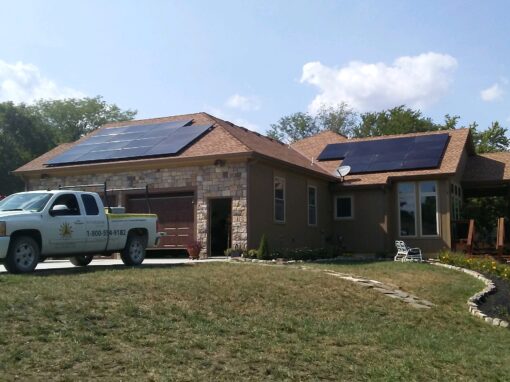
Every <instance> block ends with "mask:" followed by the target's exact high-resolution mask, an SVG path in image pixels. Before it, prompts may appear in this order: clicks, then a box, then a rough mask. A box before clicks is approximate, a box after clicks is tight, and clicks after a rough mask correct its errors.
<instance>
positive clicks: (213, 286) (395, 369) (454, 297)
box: [0, 262, 510, 381]
mask: <svg viewBox="0 0 510 382" xmlns="http://www.w3.org/2000/svg"><path fill="white" fill-rule="evenodd" d="M316 268H318V269H332V270H335V271H339V272H350V273H354V274H357V275H361V276H366V277H372V278H374V279H376V280H379V281H384V282H388V283H391V284H395V285H397V286H399V287H400V288H402V289H403V290H405V291H408V292H412V293H414V294H416V295H417V296H418V297H422V298H426V299H428V300H430V301H432V302H433V303H435V304H437V307H435V308H433V309H431V310H428V311H423V310H416V309H413V308H411V307H409V306H408V305H406V304H404V303H402V302H399V301H396V300H393V299H390V298H387V297H384V296H383V295H381V294H379V293H377V292H375V291H372V290H366V289H363V288H361V287H358V286H356V285H354V284H352V283H350V282H348V281H344V280H341V279H338V278H335V277H332V276H328V275H326V274H323V273H314V272H307V271H303V270H299V269H296V268H293V267H272V266H259V265H252V264H201V265H199V266H181V267H166V268H156V269H155V268H140V269H127V268H119V269H117V270H101V271H95V272H88V273H82V274H77V273H68V274H63V275H49V276H37V275H31V276H13V275H1V276H0V321H1V322H2V324H1V325H0V379H1V380H12V379H15V378H19V379H21V380H48V379H50V380H69V381H71V380H72V381H75V380H83V379H95V380H154V381H159V380H165V381H166V380H225V381H236V380H256V381H260V380H307V381H308V380H389V381H395V380H405V381H412V380H419V381H429V380H445V381H446V380H448V381H449V380H501V381H503V380H508V376H509V375H510V351H509V350H510V331H509V330H508V329H502V328H494V327H491V326H489V325H487V324H485V323H483V322H481V321H480V320H478V319H476V318H474V317H471V316H470V315H469V314H468V312H467V310H466V306H465V301H466V299H467V298H468V297H469V296H470V295H471V294H473V293H475V292H476V291H478V290H479V289H481V288H482V287H483V285H482V284H481V283H480V282H478V281H477V280H475V279H473V278H471V277H469V276H467V275H464V274H461V273H458V272H453V271H449V270H445V269H441V268H435V267H432V266H427V265H423V264H397V263H392V262H391V263H374V264H367V265H328V266H326V265H321V266H316Z"/></svg>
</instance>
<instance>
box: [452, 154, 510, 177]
mask: <svg viewBox="0 0 510 382" xmlns="http://www.w3.org/2000/svg"><path fill="white" fill-rule="evenodd" d="M462 181H463V182H466V183H481V182H485V183H498V182H510V152H502V153H490V154H480V155H476V156H472V157H470V158H468V161H467V163H466V167H465V170H464V175H463V177H462Z"/></svg>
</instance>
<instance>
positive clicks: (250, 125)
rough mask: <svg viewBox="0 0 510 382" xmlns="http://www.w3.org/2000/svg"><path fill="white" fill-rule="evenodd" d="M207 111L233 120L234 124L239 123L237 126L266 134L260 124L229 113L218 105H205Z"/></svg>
mask: <svg viewBox="0 0 510 382" xmlns="http://www.w3.org/2000/svg"><path fill="white" fill-rule="evenodd" d="M204 109H205V111H206V112H207V113H209V114H212V115H214V116H215V117H218V118H221V119H223V120H225V121H230V122H232V123H233V124H235V125H237V126H241V127H245V128H247V129H249V130H252V131H256V132H258V133H260V134H264V131H263V130H262V128H261V127H260V126H258V125H257V124H255V123H252V122H250V121H248V120H246V119H244V118H239V117H236V116H234V115H232V114H229V113H226V112H224V111H223V110H222V109H219V108H217V107H214V106H209V105H206V106H205V107H204Z"/></svg>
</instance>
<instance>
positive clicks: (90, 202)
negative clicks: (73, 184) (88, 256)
mask: <svg viewBox="0 0 510 382" xmlns="http://www.w3.org/2000/svg"><path fill="white" fill-rule="evenodd" d="M81 201H82V202H83V207H84V209H85V215H84V218H85V225H86V234H87V243H86V244H85V247H86V252H87V253H96V254H98V253H101V252H103V251H104V250H105V248H106V242H107V240H108V227H107V224H106V215H105V213H104V211H102V210H100V209H99V205H98V203H97V200H96V198H95V197H94V195H92V194H82V195H81Z"/></svg>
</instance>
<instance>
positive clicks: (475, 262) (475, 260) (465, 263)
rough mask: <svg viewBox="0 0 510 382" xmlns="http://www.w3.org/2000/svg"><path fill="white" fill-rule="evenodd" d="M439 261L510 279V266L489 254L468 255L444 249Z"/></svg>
mask: <svg viewBox="0 0 510 382" xmlns="http://www.w3.org/2000/svg"><path fill="white" fill-rule="evenodd" d="M438 259H439V261H440V262H442V263H444V264H450V265H455V266H457V267H461V268H467V269H472V270H475V271H479V272H482V273H485V274H491V275H494V276H497V277H500V278H502V279H505V280H507V281H510V266H509V265H507V264H501V263H498V262H496V261H494V259H492V258H490V257H487V256H480V257H478V256H477V257H474V256H466V255H463V254H460V253H453V252H449V251H444V252H441V253H440V254H439V258H438Z"/></svg>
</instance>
